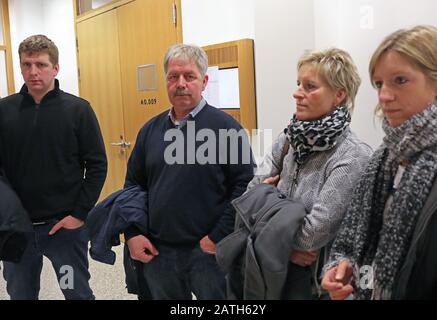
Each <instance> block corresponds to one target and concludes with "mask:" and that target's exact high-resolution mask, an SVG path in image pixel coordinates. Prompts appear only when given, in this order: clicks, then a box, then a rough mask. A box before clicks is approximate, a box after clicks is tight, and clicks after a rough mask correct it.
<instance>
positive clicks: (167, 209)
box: [125, 45, 254, 299]
mask: <svg viewBox="0 0 437 320" xmlns="http://www.w3.org/2000/svg"><path fill="white" fill-rule="evenodd" d="M207 68H208V59H207V56H206V53H205V52H204V51H203V50H202V49H201V48H199V47H196V46H189V45H175V46H173V47H171V48H170V49H169V50H168V51H167V54H166V56H165V59H164V69H165V72H166V80H167V92H168V97H169V99H170V102H171V103H172V108H171V109H170V110H167V111H165V112H163V113H161V114H160V115H158V116H156V117H155V118H153V119H151V120H150V121H148V122H147V123H146V124H145V125H144V127H143V128H142V129H141V130H140V132H139V134H138V137H137V141H136V144H135V148H134V150H133V152H132V155H131V157H130V159H129V163H128V170H127V177H126V185H127V186H129V185H139V186H141V187H142V188H143V189H144V190H146V191H147V192H148V228H149V230H148V233H147V234H140V232H139V230H135V229H134V228H130V229H128V230H127V231H126V233H125V236H126V239H127V245H128V247H129V250H130V255H131V257H132V258H133V259H134V260H138V261H141V262H143V264H142V266H143V274H144V278H145V280H146V283H147V285H148V287H149V290H150V294H151V296H152V298H153V299H191V294H192V293H194V295H195V296H196V297H197V299H224V298H225V296H226V292H225V278H224V274H223V273H222V272H221V270H220V269H219V267H218V265H217V262H216V260H215V245H216V243H217V242H219V241H220V240H221V239H223V238H224V237H225V236H226V235H228V234H229V233H231V232H232V231H233V227H234V217H235V211H234V209H233V207H232V206H231V203H230V202H231V201H232V200H233V199H235V198H237V197H238V196H240V195H241V194H242V193H243V192H244V191H245V190H246V185H247V183H248V182H249V181H250V180H251V179H252V177H253V170H254V164H253V157H252V154H251V149H250V146H249V143H248V139H247V135H246V133H245V131H244V130H242V128H241V126H240V125H239V124H238V122H237V121H235V120H234V119H233V118H232V117H231V116H229V115H227V114H226V113H224V112H223V111H221V110H219V109H216V108H214V107H212V106H210V105H209V104H208V103H207V102H206V101H205V100H204V99H203V98H202V91H203V90H204V89H205V87H206V85H207V83H208V76H207V75H206V71H207Z"/></svg>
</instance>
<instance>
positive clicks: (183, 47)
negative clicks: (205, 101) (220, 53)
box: [164, 43, 208, 77]
mask: <svg viewBox="0 0 437 320" xmlns="http://www.w3.org/2000/svg"><path fill="white" fill-rule="evenodd" d="M173 59H181V60H184V61H192V62H194V63H195V64H196V65H197V68H198V69H199V72H200V74H201V76H202V77H204V76H205V75H206V72H207V70H208V56H207V55H206V53H205V51H204V50H203V49H202V48H201V47H198V46H196V45H191V44H182V43H181V44H175V45H173V46H171V47H170V48H169V49H168V50H167V53H166V54H165V57H164V71H165V74H167V72H168V64H169V63H170V60H173Z"/></svg>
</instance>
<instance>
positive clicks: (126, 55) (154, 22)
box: [76, 0, 182, 198]
mask: <svg viewBox="0 0 437 320" xmlns="http://www.w3.org/2000/svg"><path fill="white" fill-rule="evenodd" d="M120 3H122V4H120V5H119V6H117V2H115V3H114V7H111V8H110V10H109V11H106V12H103V13H102V12H101V11H97V12H96V14H95V15H92V12H91V13H89V14H87V15H88V16H87V17H86V18H82V19H77V24H76V26H77V38H78V62H79V70H80V78H79V84H80V86H79V89H80V95H81V96H82V97H83V98H84V99H87V100H88V101H90V103H91V105H92V107H93V109H94V110H95V112H96V114H97V117H98V119H99V123H100V126H101V128H102V132H103V137H104V140H105V147H106V152H107V155H108V176H107V179H106V183H105V186H104V188H103V190H102V195H101V198H103V197H106V196H107V195H108V194H110V193H112V192H114V191H116V190H118V189H120V188H122V186H123V183H124V178H125V175H126V168H127V160H128V157H129V155H130V152H131V150H132V147H133V145H134V143H135V140H136V136H137V133H138V131H139V129H140V128H141V127H142V126H143V124H144V123H145V122H146V121H148V120H149V119H151V118H152V117H153V116H155V115H157V114H158V113H160V112H162V111H163V110H165V109H167V108H168V107H169V101H168V98H167V91H166V84H165V77H164V71H163V66H162V63H163V62H162V61H163V56H164V54H165V51H166V50H167V48H168V47H169V46H170V45H171V44H174V43H177V42H181V41H182V40H181V39H182V29H181V22H180V21H181V15H180V0H135V1H120ZM144 65H156V86H154V87H155V88H154V89H153V90H148V91H139V90H138V81H137V69H138V67H139V66H144ZM120 144H121V145H120ZM129 145H130V146H129Z"/></svg>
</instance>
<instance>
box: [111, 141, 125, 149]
mask: <svg viewBox="0 0 437 320" xmlns="http://www.w3.org/2000/svg"><path fill="white" fill-rule="evenodd" d="M111 146H114V147H122V148H123V146H124V141H123V142H112V143H111Z"/></svg>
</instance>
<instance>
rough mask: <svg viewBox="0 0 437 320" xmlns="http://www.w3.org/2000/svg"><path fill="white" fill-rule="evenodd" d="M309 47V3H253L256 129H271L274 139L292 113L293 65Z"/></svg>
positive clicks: (275, 0) (291, 0) (311, 19)
mask: <svg viewBox="0 0 437 320" xmlns="http://www.w3.org/2000/svg"><path fill="white" fill-rule="evenodd" d="M313 47H314V15H313V1H312V0H309V1H308V0H306V1H297V0H269V1H266V0H255V74H256V93H257V117H258V127H259V128H260V129H272V130H273V136H274V137H276V136H277V135H278V133H279V132H280V131H282V130H283V129H284V128H285V127H286V126H287V125H288V123H289V120H290V118H291V116H292V114H293V113H294V111H295V104H294V101H293V98H292V92H293V91H294V89H295V87H296V78H297V71H296V62H297V60H298V59H299V57H300V56H301V55H302V53H303V51H304V50H305V49H311V48H313Z"/></svg>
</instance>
